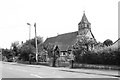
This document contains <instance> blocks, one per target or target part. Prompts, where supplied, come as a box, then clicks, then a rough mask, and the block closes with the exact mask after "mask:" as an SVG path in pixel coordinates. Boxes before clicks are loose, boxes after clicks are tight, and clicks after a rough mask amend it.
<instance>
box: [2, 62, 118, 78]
mask: <svg viewBox="0 0 120 80" xmlns="http://www.w3.org/2000/svg"><path fill="white" fill-rule="evenodd" d="M1 63H2V66H1V67H2V77H4V78H120V75H118V73H119V71H116V70H98V69H70V68H67V67H49V66H43V65H30V64H19V63H16V62H1Z"/></svg>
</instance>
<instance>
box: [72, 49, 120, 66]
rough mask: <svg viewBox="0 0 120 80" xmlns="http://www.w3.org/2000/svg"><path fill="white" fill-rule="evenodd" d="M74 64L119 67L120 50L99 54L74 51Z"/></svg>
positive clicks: (105, 51)
mask: <svg viewBox="0 0 120 80" xmlns="http://www.w3.org/2000/svg"><path fill="white" fill-rule="evenodd" d="M74 54H75V62H77V63H85V64H104V65H120V50H119V49H116V50H110V49H109V50H104V51H101V52H94V51H87V52H83V51H81V50H75V51H74Z"/></svg>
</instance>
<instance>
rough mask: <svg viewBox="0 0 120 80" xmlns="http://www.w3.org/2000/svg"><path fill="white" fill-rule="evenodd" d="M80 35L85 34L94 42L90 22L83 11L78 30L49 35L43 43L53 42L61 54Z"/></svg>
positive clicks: (64, 53)
mask: <svg viewBox="0 0 120 80" xmlns="http://www.w3.org/2000/svg"><path fill="white" fill-rule="evenodd" d="M82 36H86V37H88V38H89V39H92V40H93V41H94V42H96V39H95V37H94V35H93V33H92V31H91V23H90V22H89V21H88V19H87V17H86V15H85V13H83V16H82V19H81V21H80V23H78V31H75V32H70V33H65V34H59V35H57V36H54V37H49V38H47V39H46V40H45V42H44V44H45V45H47V44H53V45H56V46H58V47H59V49H60V51H61V55H66V52H67V51H68V50H69V49H70V47H72V46H73V45H74V44H75V43H76V42H77V41H78V40H79V39H80V38H81V37H82Z"/></svg>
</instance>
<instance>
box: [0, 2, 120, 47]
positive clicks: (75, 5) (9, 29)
mask: <svg viewBox="0 0 120 80" xmlns="http://www.w3.org/2000/svg"><path fill="white" fill-rule="evenodd" d="M118 1H119V0H1V1H0V10H1V11H0V37H1V38H0V47H2V48H9V47H10V44H11V42H14V41H26V40H27V39H29V26H28V25H27V24H26V23H31V25H32V26H31V38H33V37H34V26H33V25H34V23H35V22H36V24H37V35H38V36H42V37H44V40H45V39H46V37H52V36H56V35H57V33H58V34H63V33H68V32H74V31H77V30H78V23H79V22H80V20H81V18H82V15H83V11H85V13H86V16H87V18H88V21H89V22H90V23H91V28H92V32H93V34H94V36H95V38H96V39H97V41H100V42H103V41H104V40H106V39H111V40H113V41H116V40H117V39H118Z"/></svg>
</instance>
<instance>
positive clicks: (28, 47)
mask: <svg viewBox="0 0 120 80" xmlns="http://www.w3.org/2000/svg"><path fill="white" fill-rule="evenodd" d="M42 43H43V38H42V37H40V36H38V37H37V44H38V45H39V46H38V49H39V48H41V46H42V45H41V44H42ZM35 48H36V46H35V38H33V39H30V40H27V41H26V42H25V43H23V44H22V46H21V48H20V59H22V60H24V61H31V60H29V55H30V54H31V55H32V58H34V60H35Z"/></svg>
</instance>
